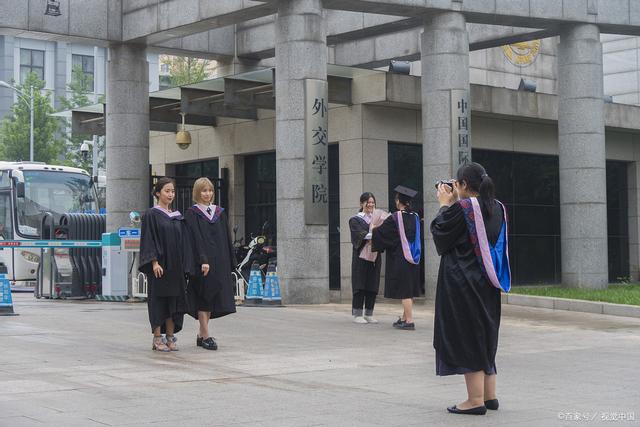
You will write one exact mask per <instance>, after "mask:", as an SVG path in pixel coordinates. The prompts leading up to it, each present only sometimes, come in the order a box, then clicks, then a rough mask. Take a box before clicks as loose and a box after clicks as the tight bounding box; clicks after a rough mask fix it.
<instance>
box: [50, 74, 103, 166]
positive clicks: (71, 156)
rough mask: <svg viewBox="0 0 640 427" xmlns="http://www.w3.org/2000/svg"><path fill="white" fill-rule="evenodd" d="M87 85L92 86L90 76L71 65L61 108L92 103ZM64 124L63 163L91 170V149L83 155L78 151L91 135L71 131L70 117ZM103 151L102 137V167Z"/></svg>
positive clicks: (101, 139) (101, 164) (99, 164)
mask: <svg viewBox="0 0 640 427" xmlns="http://www.w3.org/2000/svg"><path fill="white" fill-rule="evenodd" d="M89 87H93V78H92V76H90V75H87V74H85V73H83V72H82V67H80V66H76V67H73V69H72V70H71V82H70V83H69V84H67V91H68V92H69V93H70V96H69V97H65V96H63V97H60V98H59V101H60V105H61V109H62V110H73V109H74V108H78V107H85V106H87V105H91V104H93V101H92V100H91V98H89V92H88V91H87V88H89ZM99 102H103V100H99ZM66 126H67V130H68V131H69V132H65V136H66V138H65V139H66V144H65V150H64V151H65V156H64V161H63V163H64V164H65V165H66V166H73V167H76V168H82V169H85V170H87V171H89V172H91V167H92V160H93V159H92V158H91V156H92V155H93V154H92V153H93V150H90V152H89V153H88V155H85V154H83V153H82V152H81V151H80V146H81V145H82V142H83V141H84V140H91V139H92V138H93V135H88V134H73V133H71V132H70V131H71V119H67V120H66ZM104 153H105V147H104V138H100V139H99V140H98V167H104V163H105V161H104Z"/></svg>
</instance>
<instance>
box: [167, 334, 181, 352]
mask: <svg viewBox="0 0 640 427" xmlns="http://www.w3.org/2000/svg"><path fill="white" fill-rule="evenodd" d="M166 342H167V347H168V348H169V350H170V351H178V350H179V349H178V345H177V344H176V342H178V338H176V336H175V335H167V339H166Z"/></svg>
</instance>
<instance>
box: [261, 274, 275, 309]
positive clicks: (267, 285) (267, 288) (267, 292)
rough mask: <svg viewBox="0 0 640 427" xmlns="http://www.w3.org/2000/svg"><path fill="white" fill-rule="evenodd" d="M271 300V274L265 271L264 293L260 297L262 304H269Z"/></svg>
mask: <svg viewBox="0 0 640 427" xmlns="http://www.w3.org/2000/svg"><path fill="white" fill-rule="evenodd" d="M272 299H273V292H272V288H271V273H269V269H267V276H266V277H265V278H264V292H263V295H262V302H264V303H269V302H270V301H271V300H272Z"/></svg>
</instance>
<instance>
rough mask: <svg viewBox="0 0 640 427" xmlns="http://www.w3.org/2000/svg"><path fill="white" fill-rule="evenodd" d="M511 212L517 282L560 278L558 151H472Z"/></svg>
mask: <svg viewBox="0 0 640 427" xmlns="http://www.w3.org/2000/svg"><path fill="white" fill-rule="evenodd" d="M473 160H474V161H475V162H478V163H480V164H481V165H483V166H484V167H485V169H486V170H487V173H488V174H489V175H490V176H491V178H492V179H493V182H494V184H495V186H496V197H497V198H498V199H499V200H500V201H501V202H502V203H504V204H505V206H506V207H507V214H508V216H509V233H510V235H509V259H510V261H511V273H512V276H513V283H514V284H531V283H560V281H561V280H562V277H561V264H560V198H559V190H560V175H559V164H558V157H557V156H545V155H539V154H525V153H508V152H501V151H489V150H473Z"/></svg>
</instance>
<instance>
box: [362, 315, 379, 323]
mask: <svg viewBox="0 0 640 427" xmlns="http://www.w3.org/2000/svg"><path fill="white" fill-rule="evenodd" d="M364 320H366V321H367V323H378V320H376V319H374V318H373V316H364Z"/></svg>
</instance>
